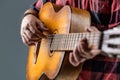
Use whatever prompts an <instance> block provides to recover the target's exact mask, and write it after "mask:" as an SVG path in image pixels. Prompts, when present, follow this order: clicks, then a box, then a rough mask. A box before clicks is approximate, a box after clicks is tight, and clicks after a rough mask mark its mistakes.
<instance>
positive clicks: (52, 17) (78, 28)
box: [26, 2, 90, 80]
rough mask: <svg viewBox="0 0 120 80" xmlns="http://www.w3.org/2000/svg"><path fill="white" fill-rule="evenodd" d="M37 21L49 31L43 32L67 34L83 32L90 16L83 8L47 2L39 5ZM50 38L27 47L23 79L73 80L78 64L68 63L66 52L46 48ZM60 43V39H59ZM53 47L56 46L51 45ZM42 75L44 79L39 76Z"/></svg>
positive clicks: (67, 51) (48, 45)
mask: <svg viewBox="0 0 120 80" xmlns="http://www.w3.org/2000/svg"><path fill="white" fill-rule="evenodd" d="M39 18H40V20H41V21H42V22H43V23H44V25H45V26H46V27H48V28H49V30H50V32H49V33H46V32H43V33H44V34H46V35H48V36H49V34H69V33H79V32H84V28H85V27H87V26H90V15H89V13H88V12H87V11H85V10H81V9H77V8H74V7H70V6H64V7H62V6H57V5H54V4H51V3H50V2H48V3H46V4H44V5H43V7H42V9H41V11H40V13H39ZM52 42H54V40H52V39H51V41H49V39H42V40H41V41H40V42H38V43H36V46H35V45H33V46H30V48H29V55H28V63H27V71H26V76H27V80H39V79H40V80H49V79H50V80H52V79H55V80H76V79H77V77H78V75H79V73H80V70H81V68H82V64H81V65H79V66H78V67H74V66H72V65H71V64H70V63H69V51H71V50H61V51H60V50H55V51H54V50H50V47H51V46H50V45H51V43H52ZM61 42H63V41H61ZM55 46H56V45H55ZM43 75H46V76H47V78H48V79H47V78H46V79H45V78H44V77H42V76H43Z"/></svg>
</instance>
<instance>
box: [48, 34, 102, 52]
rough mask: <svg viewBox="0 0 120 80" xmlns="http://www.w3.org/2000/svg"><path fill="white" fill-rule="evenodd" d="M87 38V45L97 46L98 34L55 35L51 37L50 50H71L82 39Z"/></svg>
mask: <svg viewBox="0 0 120 80" xmlns="http://www.w3.org/2000/svg"><path fill="white" fill-rule="evenodd" d="M83 38H87V40H88V42H89V44H94V45H95V46H96V47H98V46H99V40H100V34H99V33H69V34H55V35H54V36H52V38H50V39H52V40H49V41H50V42H51V48H50V50H57V51H59V50H60V51H62V50H63V51H64V50H67V51H69V50H73V48H74V47H75V45H77V43H78V42H79V41H80V40H81V39H83Z"/></svg>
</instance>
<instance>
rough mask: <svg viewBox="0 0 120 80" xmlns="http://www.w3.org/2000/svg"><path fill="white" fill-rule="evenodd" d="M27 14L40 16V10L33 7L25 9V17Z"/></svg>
mask: <svg viewBox="0 0 120 80" xmlns="http://www.w3.org/2000/svg"><path fill="white" fill-rule="evenodd" d="M27 15H33V16H35V17H38V12H37V11H35V10H33V9H28V10H27V11H25V13H24V16H23V17H25V16H27Z"/></svg>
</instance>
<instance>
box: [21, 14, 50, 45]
mask: <svg viewBox="0 0 120 80" xmlns="http://www.w3.org/2000/svg"><path fill="white" fill-rule="evenodd" d="M47 30H48V29H47V28H45V27H44V25H43V23H42V22H41V21H40V20H39V19H38V18H37V17H35V16H34V15H31V14H29V15H26V16H25V17H24V18H23V19H22V23H21V31H20V34H21V38H22V41H23V43H24V44H26V45H32V44H35V42H38V41H39V40H40V39H41V38H44V37H46V36H45V35H44V34H43V33H42V32H43V31H47Z"/></svg>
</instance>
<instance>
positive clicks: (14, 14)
mask: <svg viewBox="0 0 120 80" xmlns="http://www.w3.org/2000/svg"><path fill="white" fill-rule="evenodd" d="M34 1H35V0H0V80H26V78H25V72H26V71H25V70H26V62H27V55H28V47H27V46H25V45H24V44H23V43H22V40H21V37H20V23H21V19H22V16H23V13H24V11H25V10H26V9H28V8H29V7H30V6H31V5H32V4H33V2H34Z"/></svg>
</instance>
